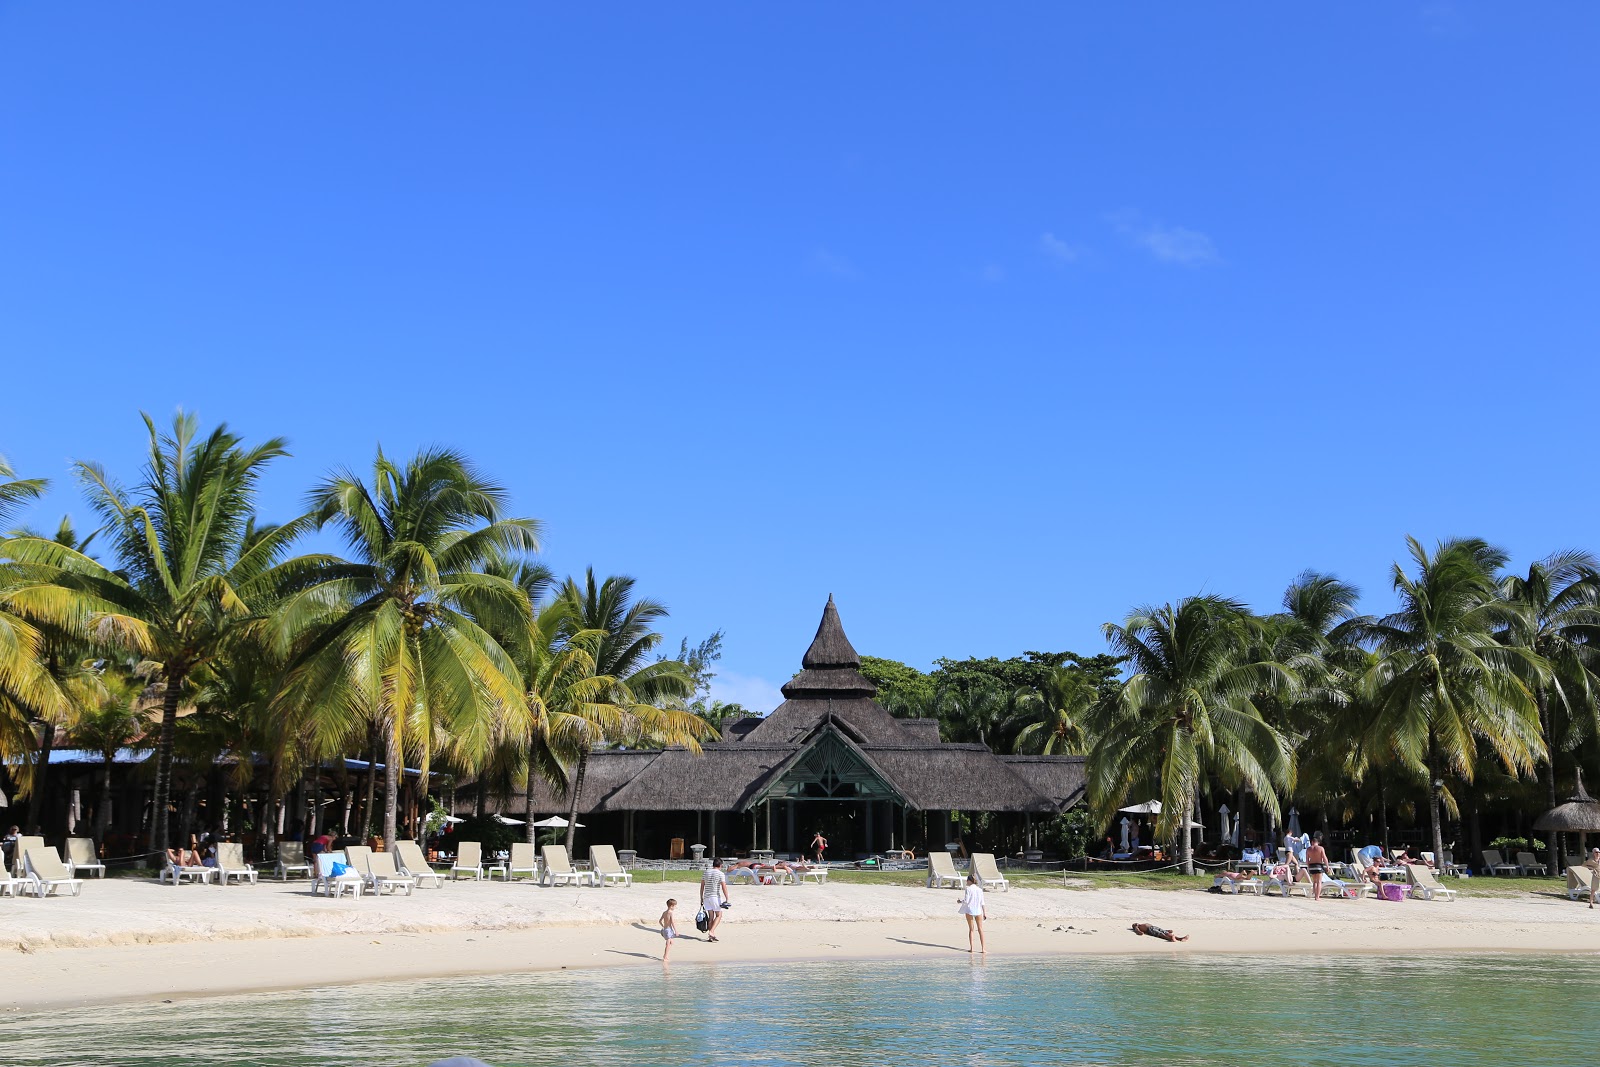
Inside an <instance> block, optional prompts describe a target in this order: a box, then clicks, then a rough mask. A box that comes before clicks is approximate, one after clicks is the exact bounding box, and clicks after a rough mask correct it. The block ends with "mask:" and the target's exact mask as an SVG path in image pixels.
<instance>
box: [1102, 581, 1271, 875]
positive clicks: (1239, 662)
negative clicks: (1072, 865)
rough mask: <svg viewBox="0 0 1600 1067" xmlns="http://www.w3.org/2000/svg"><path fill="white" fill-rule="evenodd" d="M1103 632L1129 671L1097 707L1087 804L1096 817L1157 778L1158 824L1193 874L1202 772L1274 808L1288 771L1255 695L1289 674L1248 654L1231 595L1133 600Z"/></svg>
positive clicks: (1245, 626)
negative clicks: (1152, 603)
mask: <svg viewBox="0 0 1600 1067" xmlns="http://www.w3.org/2000/svg"><path fill="white" fill-rule="evenodd" d="M1105 634H1106V639H1107V640H1108V641H1109V642H1110V644H1111V647H1112V650H1113V651H1114V652H1115V653H1117V654H1118V655H1120V656H1124V657H1126V658H1127V661H1128V667H1129V669H1130V670H1131V672H1132V673H1131V674H1130V675H1129V677H1128V680H1127V682H1126V684H1125V685H1124V686H1123V688H1122V693H1121V697H1120V698H1119V699H1118V700H1117V701H1116V702H1115V703H1114V704H1112V705H1110V706H1102V707H1101V708H1100V709H1098V710H1099V715H1098V721H1097V722H1096V723H1095V724H1094V730H1093V733H1094V735H1095V741H1094V744H1093V746H1092V748H1091V749H1090V752H1089V760H1088V764H1087V770H1088V794H1089V802H1090V807H1091V809H1092V811H1093V812H1094V814H1095V817H1096V819H1097V821H1099V822H1100V823H1101V824H1102V825H1104V824H1105V823H1107V822H1109V821H1110V820H1111V818H1112V816H1113V814H1114V813H1115V810H1116V808H1117V806H1118V805H1119V804H1121V803H1122V802H1123V800H1124V799H1125V798H1126V797H1127V795H1128V792H1129V790H1130V789H1132V788H1133V787H1134V786H1135V785H1137V784H1139V783H1140V782H1146V781H1155V782H1157V783H1158V784H1159V788H1160V793H1161V803H1162V809H1161V817H1160V819H1159V820H1158V821H1157V832H1158V833H1161V834H1164V835H1169V836H1175V837H1176V839H1177V840H1178V841H1179V857H1180V860H1181V862H1182V864H1183V869H1184V872H1185V873H1187V874H1193V873H1194V856H1193V849H1192V846H1191V841H1190V834H1189V830H1188V824H1189V822H1190V821H1191V819H1192V816H1193V812H1194V802H1195V793H1196V790H1197V789H1198V788H1199V787H1200V785H1201V782H1202V779H1203V777H1204V776H1205V775H1207V774H1212V773H1221V774H1226V775H1229V776H1230V777H1234V778H1237V779H1239V780H1241V781H1243V782H1244V783H1245V784H1246V785H1248V786H1249V787H1250V788H1251V790H1253V791H1254V792H1255V794H1256V796H1257V797H1258V798H1259V799H1260V801H1261V803H1262V805H1263V807H1265V808H1266V809H1267V810H1269V811H1271V812H1273V813H1274V814H1276V812H1277V811H1278V791H1279V790H1280V789H1283V788H1285V787H1287V786H1288V785H1289V784H1290V782H1291V778H1292V768H1291V763H1290V756H1289V747H1288V744H1287V742H1286V741H1285V740H1284V738H1283V737H1282V735H1280V734H1279V733H1278V731H1276V730H1274V729H1273V728H1272V727H1271V726H1270V725H1268V724H1267V722H1266V721H1265V720H1264V719H1263V718H1262V717H1261V712H1260V710H1259V709H1258V708H1257V707H1256V704H1255V696H1256V694H1259V693H1262V692H1273V691H1280V690H1292V689H1293V687H1294V686H1295V685H1296V684H1297V683H1298V679H1297V678H1296V676H1295V674H1294V672H1293V671H1291V670H1290V669H1289V668H1287V667H1285V666H1284V665H1282V664H1280V663H1277V662H1275V661H1272V660H1264V659H1259V658H1257V656H1256V653H1257V650H1258V649H1259V647H1260V641H1259V633H1258V627H1257V626H1256V623H1255V620H1254V619H1253V618H1252V617H1251V616H1250V614H1249V612H1248V611H1247V610H1246V609H1245V607H1244V605H1242V604H1240V603H1239V602H1238V601H1234V600H1227V599H1224V598H1221V597H1215V596H1195V597H1189V598H1187V599H1185V600H1181V601H1179V602H1178V603H1177V605H1176V606H1174V605H1171V604H1167V605H1163V606H1162V607H1159V608H1153V607H1144V608H1139V609H1136V610H1135V611H1134V612H1132V613H1131V614H1130V615H1129V616H1128V617H1127V619H1126V620H1125V621H1124V622H1123V623H1121V624H1120V625H1119V624H1116V623H1107V624H1106V626H1105Z"/></svg>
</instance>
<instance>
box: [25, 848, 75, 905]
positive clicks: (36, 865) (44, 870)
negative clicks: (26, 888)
mask: <svg viewBox="0 0 1600 1067" xmlns="http://www.w3.org/2000/svg"><path fill="white" fill-rule="evenodd" d="M22 867H23V874H24V875H25V876H26V878H27V880H28V882H29V884H30V885H31V887H32V889H33V895H34V896H36V897H42V896H46V895H48V894H50V893H55V894H56V895H58V896H59V895H60V890H61V887H62V886H65V887H66V888H67V889H68V890H70V891H71V893H72V895H73V896H77V895H78V893H79V892H80V891H81V890H82V889H83V879H82V878H74V877H72V872H71V871H68V870H67V866H66V864H64V863H62V862H61V856H60V854H59V853H57V852H56V850H55V849H53V848H30V849H28V851H26V852H24V853H23V854H22Z"/></svg>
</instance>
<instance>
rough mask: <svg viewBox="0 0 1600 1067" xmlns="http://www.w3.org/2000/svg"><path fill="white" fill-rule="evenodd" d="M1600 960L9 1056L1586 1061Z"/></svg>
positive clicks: (642, 983) (322, 1061) (541, 978)
mask: <svg viewBox="0 0 1600 1067" xmlns="http://www.w3.org/2000/svg"><path fill="white" fill-rule="evenodd" d="M1597 996H1600V956H1523V955H1517V956H1509V955H1434V956H1429V957H1419V956H1411V955H1404V954H1397V955H1393V956H1379V955H1369V956H1324V957H1317V956H1309V955H1307V956H1277V955H1273V956H1215V955H1199V954H1190V955H1172V956H1159V957H1157V956H1149V955H1138V956H1121V957H1118V956H1054V957H1014V956H1012V957H1003V956H994V957H991V958H989V959H988V960H987V961H982V960H968V959H967V958H966V956H965V954H962V956H961V957H960V958H953V957H951V956H945V955H940V956H929V957H928V958H926V959H897V960H892V961H887V960H870V961H860V962H836V963H808V962H793V963H765V964H713V965H698V964H679V965H678V966H676V967H674V968H673V969H672V970H671V971H670V972H663V970H662V968H661V967H660V966H655V967H648V966H647V967H640V968H626V969H611V970H591V971H567V972H558V973H554V974H551V973H543V974H514V975H503V976H498V977H477V978H454V979H440V980H430V981H415V982H406V983H380V984H366V985H352V986H342V987H336V988H323V989H309V990H300V991H295V992H284V993H257V994H251V995H249V996H228V997H215V998H205V999H198V1000H182V1001H174V1002H172V1003H158V1004H137V1005H122V1006H115V1007H100V1008H84V1009H74V1010H70V1011H53V1012H49V1013H41V1014H35V1015H28V1016H23V1017H20V1018H16V1019H13V1020H11V1022H10V1024H9V1026H8V1027H7V1032H6V1033H5V1034H4V1036H3V1037H0V1041H4V1048H5V1055H4V1058H3V1062H5V1063H9V1064H54V1065H61V1064H130V1065H133V1064H137V1065H147V1067H155V1065H167V1064H185V1065H193V1064H237V1065H257V1064H259V1065H270V1067H299V1065H310V1064H316V1065H318V1067H322V1065H339V1067H389V1065H396V1067H398V1065H406V1067H411V1065H420V1064H426V1063H428V1062H429V1061H430V1060H433V1059H435V1058H439V1057H443V1056H447V1055H452V1054H468V1055H473V1056H477V1057H478V1058H480V1059H483V1060H485V1061H487V1062H489V1063H491V1064H494V1065H497V1067H522V1065H533V1064H541V1065H542V1064H578V1065H582V1067H612V1065H618V1067H620V1065H628V1067H656V1065H677V1064H696V1065H698V1064H706V1065H710V1064H717V1065H719V1067H734V1065H741V1064H761V1065H788V1064H807V1065H813V1064H815V1065H825V1067H857V1065H861V1067H869V1065H870V1067H886V1065H899V1064H914V1065H924V1064H926V1065H929V1067H944V1065H949V1064H980V1065H984V1067H990V1065H1007V1064H1118V1065H1120V1064H1141V1065H1144V1064H1149V1065H1161V1067H1173V1065H1183V1064H1240V1065H1244V1064H1248V1065H1252V1067H1279V1065H1284V1067H1289V1065H1294V1067H1308V1065H1315V1064H1338V1065H1340V1067H1362V1065H1366V1064H1371V1065H1375V1067H1397V1065H1407V1064H1427V1065H1445V1067H1477V1065H1485V1067H1487V1065H1494V1067H1506V1065H1508V1064H1572V1065H1578V1064H1587V1063H1590V1062H1593V1060H1594V1053H1595V1050H1596V1048H1597V1046H1600V1012H1597V1011H1596V1006H1597V1003H1600V1002H1597Z"/></svg>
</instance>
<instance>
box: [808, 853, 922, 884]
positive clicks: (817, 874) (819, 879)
mask: <svg viewBox="0 0 1600 1067" xmlns="http://www.w3.org/2000/svg"><path fill="white" fill-rule="evenodd" d="M945 856H946V857H948V856H949V853H948V852H947V853H945ZM796 874H799V876H800V877H798V878H795V882H794V884H795V885H805V884H806V879H807V878H809V879H811V880H812V881H813V882H815V883H817V884H818V885H827V884H828V868H826V867H819V866H816V865H814V864H809V863H804V862H803V861H802V865H801V866H800V867H797V868H790V870H789V877H791V878H794V876H795V875H796Z"/></svg>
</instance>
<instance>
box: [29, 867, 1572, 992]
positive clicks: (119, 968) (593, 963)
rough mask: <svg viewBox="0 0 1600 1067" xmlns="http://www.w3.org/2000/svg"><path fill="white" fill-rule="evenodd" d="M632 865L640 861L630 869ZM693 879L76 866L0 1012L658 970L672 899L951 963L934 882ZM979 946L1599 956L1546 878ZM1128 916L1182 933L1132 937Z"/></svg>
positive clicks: (1118, 898)
mask: <svg viewBox="0 0 1600 1067" xmlns="http://www.w3.org/2000/svg"><path fill="white" fill-rule="evenodd" d="M646 877H648V876H646ZM695 888H696V887H695V886H694V885H693V884H691V883H686V882H677V883H666V884H661V883H659V882H650V881H648V880H646V881H642V882H640V883H639V884H635V885H634V886H632V887H631V888H615V887H614V888H606V889H596V888H589V887H584V888H570V887H565V888H559V889H557V888H540V887H537V886H534V885H531V884H528V883H517V884H512V885H505V884H503V883H473V882H457V883H451V884H447V885H446V886H444V887H442V888H439V889H418V890H417V891H416V892H415V894H414V895H413V896H411V897H409V898H408V897H405V896H384V897H375V896H371V895H368V896H364V897H362V898H361V899H360V900H355V899H352V898H349V897H346V898H342V899H339V900H329V899H327V898H326V897H316V896H313V895H311V893H310V891H309V888H308V886H307V884H306V883H305V882H303V881H301V882H290V883H288V884H280V883H278V882H267V881H263V882H262V883H261V884H260V885H258V886H253V887H252V886H229V887H226V888H222V887H217V886H205V885H183V886H178V887H172V886H167V885H159V884H157V883H156V882H154V881H142V880H134V879H111V880H106V881H91V882H89V883H88V884H87V885H86V886H85V887H84V890H83V895H82V896H81V897H78V898H70V897H69V898H63V899H57V898H53V897H52V898H47V899H44V900H36V899H32V898H25V899H22V900H17V901H14V902H13V901H10V900H6V901H0V943H3V944H6V945H9V946H11V947H12V949H13V952H12V953H11V955H10V956H9V957H8V958H7V959H6V961H5V973H6V976H7V979H8V981H7V982H6V985H5V991H4V993H3V994H0V1002H3V1003H4V1004H5V1005H6V1007H7V1008H8V1009H9V1010H11V1011H31V1010H40V1009H44V1008H50V1007H56V1006H66V1005H87V1004H95V1003H106V1002H112V1001H138V1000H167V999H175V998H179V997H191V996H203V995H211V994H219V993H235V992H246V991H254V990H264V989H289V988H302V987H307V986H318V985H335V984H343V983H349V982H364V981H379V980H385V979H403V978H420V977H430V976H447V975H461V974H485V973H504V972H520V971H533V970H555V969H563V968H580V967H604V966H651V967H660V966H661V963H660V953H661V938H660V936H659V934H658V933H657V932H656V918H657V916H658V915H659V914H660V913H661V909H662V906H663V903H664V901H665V899H666V897H667V896H668V895H675V896H677V897H678V899H679V900H680V901H681V902H682V903H681V904H680V906H679V914H680V916H682V920H681V923H680V930H681V932H682V933H683V934H684V937H683V938H682V939H681V940H680V942H679V944H678V945H677V947H676V948H674V950H673V959H672V966H673V967H674V968H679V967H694V966H699V965H701V964H704V963H706V962H709V961H727V962H734V961H767V960H772V961H786V960H828V959H852V958H866V957H873V958H880V957H882V958H922V959H938V958H953V957H955V956H957V955H959V956H965V954H966V929H965V925H964V923H963V920H962V919H961V917H960V916H959V915H957V914H956V910H955V909H956V903H957V900H958V895H957V894H956V893H955V892H953V891H950V890H933V889H923V888H913V887H903V886H886V885H861V884H854V885H851V884H842V883H835V884H830V885H827V886H815V885H806V886H783V887H769V886H759V887H757V886H747V885H736V886H734V887H733V889H732V893H733V904H734V906H733V908H732V910H731V911H730V912H729V918H728V919H727V921H726V922H725V923H724V928H723V930H722V931H721V933H722V935H723V940H722V941H721V942H720V943H718V944H710V943H707V942H705V941H703V940H699V937H700V935H698V934H697V933H696V932H695V930H694V924H693V917H694V902H693V897H694V891H695ZM989 916H990V921H989V924H988V927H987V929H988V933H989V955H990V957H991V959H993V958H997V957H1002V956H1005V955H1015V954H1020V953H1027V954H1042V953H1062V954H1065V953H1084V952H1093V953H1113V952H1115V953H1122V952H1155V953H1193V952H1243V951H1248V952H1257V953H1259V952H1279V953H1308V954H1321V953H1345V952H1408V953H1410V952H1429V951H1512V952H1592V951H1600V909H1596V910H1594V911H1590V910H1589V909H1588V908H1586V907H1584V906H1583V905H1582V904H1581V903H1573V902H1570V901H1568V900H1566V899H1565V898H1564V897H1560V896H1556V895H1554V894H1550V893H1528V894H1523V895H1517V896H1483V897H1475V898H1474V897H1463V898H1461V899H1458V900H1456V901H1453V902H1448V903H1447V902H1426V901H1406V902H1402V903H1388V902H1383V901H1377V900H1361V901H1338V900H1329V901H1320V902H1315V903H1313V902H1311V901H1309V900H1305V899H1302V898H1298V897H1296V898H1291V899H1288V900H1285V899H1282V898H1278V897H1269V898H1266V899H1260V898H1256V897H1252V896H1243V897H1233V896H1217V895H1213V894H1208V893H1205V892H1201V891H1196V890H1180V891H1171V890H1153V889H1137V888H1126V889H1124V888H1109V889H1105V888H1102V889H1090V890H1083V889H1067V888H1060V887H1056V888H1015V889H1013V890H1011V891H1010V892H1007V893H990V894H989ZM1135 921H1146V922H1155V923H1159V924H1161V925H1164V926H1168V927H1172V928H1174V929H1176V930H1177V931H1178V932H1179V933H1186V934H1189V935H1190V936H1191V940H1190V941H1188V942H1187V943H1184V944H1178V945H1172V944H1168V943H1166V942H1157V941H1153V940H1151V939H1150V938H1144V937H1137V936H1135V935H1134V934H1133V933H1131V932H1130V931H1129V929H1128V926H1129V924H1131V923H1133V922H1135Z"/></svg>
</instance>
